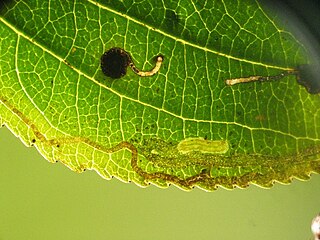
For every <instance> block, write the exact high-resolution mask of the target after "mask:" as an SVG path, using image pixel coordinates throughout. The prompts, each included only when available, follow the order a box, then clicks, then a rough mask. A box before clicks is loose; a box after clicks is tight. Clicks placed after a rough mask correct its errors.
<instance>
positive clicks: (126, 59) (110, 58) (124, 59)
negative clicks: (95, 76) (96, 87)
mask: <svg viewBox="0 0 320 240" xmlns="http://www.w3.org/2000/svg"><path fill="white" fill-rule="evenodd" d="M129 63H130V56H129V55H128V53H127V52H126V51H124V50H123V49H121V48H111V49H110V50H108V51H107V52H105V53H104V54H103V55H102V56H101V70H102V72H103V73H104V74H105V75H106V76H108V77H111V78H121V77H123V76H124V75H126V73H127V67H128V65H129Z"/></svg>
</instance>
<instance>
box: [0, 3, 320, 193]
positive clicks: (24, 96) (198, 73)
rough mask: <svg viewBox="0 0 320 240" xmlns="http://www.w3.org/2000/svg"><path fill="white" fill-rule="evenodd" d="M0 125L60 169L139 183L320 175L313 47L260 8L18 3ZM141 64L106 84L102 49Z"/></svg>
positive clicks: (5, 16) (6, 53)
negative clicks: (299, 70)
mask: <svg viewBox="0 0 320 240" xmlns="http://www.w3.org/2000/svg"><path fill="white" fill-rule="evenodd" d="M0 36H1V37H0V54H1V66H0V123H1V124H2V125H3V124H5V125H6V126H8V127H9V128H10V129H11V130H12V132H13V133H15V134H16V135H17V136H19V137H20V138H21V139H22V141H23V142H24V143H25V144H26V145H28V146H31V145H34V146H36V148H37V149H38V150H39V152H40V153H41V154H42V155H43V156H44V157H45V158H46V159H48V160H49V161H51V162H56V161H60V162H62V163H63V164H65V165H66V166H68V167H69V168H71V169H72V170H74V171H77V172H82V171H84V170H85V169H91V170H95V171H97V172H98V173H99V174H100V175H101V176H102V177H104V178H106V179H110V178H112V177H117V178H119V179H121V180H123V181H125V182H128V181H133V182H135V183H136V184H138V185H140V186H146V185H148V184H150V183H153V184H156V185H158V186H161V187H166V186H168V185H169V184H174V185H177V186H178V187H181V188H183V189H190V188H192V187H193V186H198V187H200V188H203V189H206V190H214V189H216V188H217V186H223V187H225V188H234V187H236V186H237V187H241V188H244V187H246V186H248V184H249V183H254V184H257V185H259V186H262V187H270V186H272V185H273V183H274V181H279V182H282V183H289V182H291V180H292V177H296V178H299V179H308V178H309V176H310V173H311V172H319V171H320V165H319V160H320V110H319V109H320V108H319V106H320V98H319V95H311V94H309V93H308V92H307V91H306V90H305V88H303V87H302V86H300V85H299V84H298V83H297V81H296V79H295V77H294V76H287V77H285V78H283V79H282V80H279V81H273V82H253V83H247V84H238V85H235V86H227V85H226V83H225V80H226V79H233V78H239V77H247V76H252V75H259V76H260V75H261V76H273V75H277V74H279V73H281V72H283V71H287V70H290V69H293V68H295V67H297V66H299V65H301V64H308V63H309V61H310V60H309V58H308V53H307V50H306V49H305V48H304V46H303V44H301V43H300V42H299V41H298V40H297V39H296V38H295V37H294V36H293V35H292V34H291V33H290V32H288V31H287V30H286V29H285V28H284V27H283V26H281V24H280V23H279V21H278V20H277V18H276V17H274V18H272V17H271V15H268V14H267V13H266V12H265V11H264V10H263V9H262V7H261V6H259V4H258V3H257V2H255V1H251V0H248V1H243V2H241V3H240V2H236V3H235V2H234V1H226V0H225V1H206V2H205V3H201V1H200V3H196V2H193V1H191V0H182V1H178V2H171V3H166V2H163V1H138V2H137V1H123V2H121V1H94V0H87V1H85V0H82V1H81V0H74V1H62V0H52V1H36V0H30V1H15V2H14V3H12V4H9V5H7V6H6V7H5V8H3V9H1V17H0ZM112 47H120V48H123V49H125V51H127V52H128V53H129V54H130V55H131V58H132V59H133V61H134V63H135V64H136V66H137V68H139V69H144V70H145V69H151V68H152V67H153V65H154V57H155V56H157V55H159V54H161V55H163V56H164V62H163V64H162V66H161V67H160V70H159V72H158V73H157V74H156V75H154V76H152V77H139V76H137V75H136V74H135V73H134V72H133V71H131V70H130V69H128V71H127V74H126V75H125V76H124V77H122V78H121V79H116V80H114V79H111V78H109V77H107V76H105V75H104V74H103V73H102V71H101V68H100V57H101V55H102V54H103V53H104V52H105V51H107V50H108V49H110V48H112Z"/></svg>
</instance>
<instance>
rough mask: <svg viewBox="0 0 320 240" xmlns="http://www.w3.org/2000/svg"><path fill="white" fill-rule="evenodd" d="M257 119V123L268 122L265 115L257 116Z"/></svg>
mask: <svg viewBox="0 0 320 240" xmlns="http://www.w3.org/2000/svg"><path fill="white" fill-rule="evenodd" d="M255 119H256V120H257V121H261V122H262V121H264V120H266V118H265V116H264V115H262V114H261V115H257V116H256V117H255Z"/></svg>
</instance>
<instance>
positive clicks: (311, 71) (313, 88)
mask: <svg viewBox="0 0 320 240" xmlns="http://www.w3.org/2000/svg"><path fill="white" fill-rule="evenodd" d="M297 70H298V73H297V82H298V83H299V84H300V85H302V86H304V87H305V88H306V89H307V91H308V92H309V93H311V94H318V93H320V66H316V65H312V64H303V65H300V66H298V67H297Z"/></svg>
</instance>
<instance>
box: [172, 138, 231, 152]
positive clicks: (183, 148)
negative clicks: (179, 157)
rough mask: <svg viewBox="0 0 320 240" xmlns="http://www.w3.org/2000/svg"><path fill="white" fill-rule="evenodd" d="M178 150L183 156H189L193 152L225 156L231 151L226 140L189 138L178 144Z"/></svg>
mask: <svg viewBox="0 0 320 240" xmlns="http://www.w3.org/2000/svg"><path fill="white" fill-rule="evenodd" d="M177 149H178V151H179V152H180V153H182V154H187V153H190V152H193V151H197V152H201V153H208V154H224V153H226V152H227V151H228V150H229V144H228V142H227V141H225V140H206V139H204V138H187V139H184V140H182V141H181V142H180V143H179V144H178V146H177Z"/></svg>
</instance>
